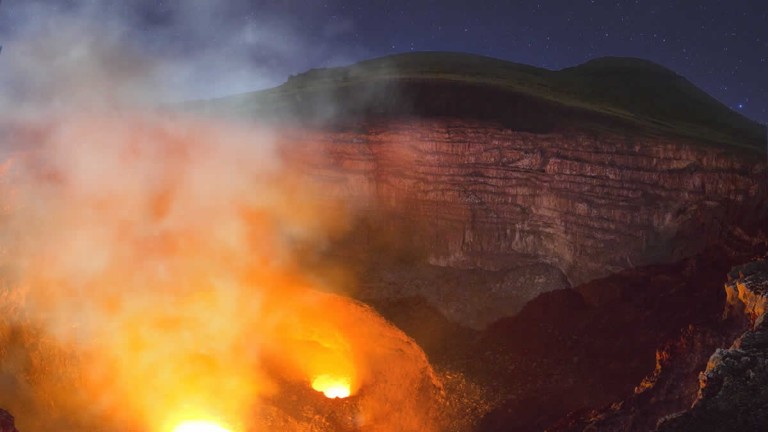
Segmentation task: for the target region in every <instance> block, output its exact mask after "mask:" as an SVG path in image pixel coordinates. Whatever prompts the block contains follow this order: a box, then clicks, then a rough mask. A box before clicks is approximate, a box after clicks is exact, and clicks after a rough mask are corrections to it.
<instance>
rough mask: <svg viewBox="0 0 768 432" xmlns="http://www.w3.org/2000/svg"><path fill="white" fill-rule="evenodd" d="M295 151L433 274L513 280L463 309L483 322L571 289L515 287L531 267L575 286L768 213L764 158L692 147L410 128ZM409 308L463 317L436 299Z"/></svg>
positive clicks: (740, 233) (413, 122)
mask: <svg viewBox="0 0 768 432" xmlns="http://www.w3.org/2000/svg"><path fill="white" fill-rule="evenodd" d="M286 140H287V141H288V142H290V143H291V145H289V146H288V147H287V148H288V149H289V153H291V155H290V157H291V158H292V160H293V162H295V163H300V164H301V165H302V167H303V170H304V171H305V172H307V173H308V175H310V176H313V177H314V178H315V179H316V180H317V181H319V182H320V183H321V184H323V185H325V186H324V188H323V189H324V190H325V191H326V193H328V194H329V197H338V196H353V197H359V199H358V200H355V203H356V205H358V206H359V208H361V209H362V211H363V213H364V214H365V213H366V212H367V213H368V214H373V215H375V214H380V213H385V214H386V215H387V217H386V218H382V220H380V221H377V222H376V223H374V224H372V228H371V229H372V230H375V231H376V232H378V233H379V235H384V236H389V237H391V238H392V241H398V242H400V243H401V245H405V246H404V247H407V248H410V249H412V250H414V251H417V253H418V254H419V255H420V257H422V258H423V261H425V262H428V263H430V264H432V265H435V266H439V267H450V268H463V269H479V270H487V271H506V272H507V279H508V280H509V281H511V284H510V287H506V288H504V289H503V290H499V291H498V292H496V293H494V292H493V290H492V289H489V288H488V287H483V288H480V291H482V294H483V295H478V296H476V297H474V298H469V299H467V300H466V302H468V303H465V304H466V305H467V306H468V308H467V309H468V310H469V309H471V310H474V311H481V310H485V309H488V308H489V307H491V308H492V307H494V306H496V305H498V304H502V303H507V304H509V303H510V302H511V301H510V298H511V297H512V296H510V295H509V293H510V292H514V293H515V294H514V297H515V299H514V302H516V303H517V304H515V305H511V304H509V307H508V309H507V312H508V313H507V314H511V313H514V312H515V311H516V310H519V309H520V307H522V305H523V304H525V302H527V301H528V300H530V299H532V298H534V297H535V296H536V295H538V294H540V293H542V292H546V291H549V290H552V289H557V288H562V283H561V282H560V281H558V280H557V279H556V278H550V281H551V282H552V283H544V284H538V285H536V284H528V283H525V282H516V279H525V278H524V277H522V276H519V277H518V276H515V274H514V273H515V272H516V271H517V270H518V269H522V270H523V271H526V272H528V271H529V269H530V267H528V266H530V265H531V264H544V265H548V266H551V267H553V268H554V269H555V270H556V271H557V272H561V273H563V274H564V275H565V277H566V278H567V280H568V282H569V284H570V285H572V286H576V285H578V284H581V283H583V282H586V281H589V280H593V279H595V278H598V277H603V276H606V275H609V274H613V273H615V272H618V271H620V270H622V269H626V268H632V267H639V266H644V265H649V264H654V263H664V262H674V261H677V260H679V259H681V258H684V257H687V256H691V255H693V254H695V253H698V252H700V251H701V250H703V249H704V247H706V246H707V245H711V244H715V243H725V244H727V243H728V242H729V241H731V239H738V241H743V240H744V239H749V238H751V237H753V236H755V235H754V234H755V233H756V232H757V231H759V230H760V229H761V226H760V224H759V221H761V220H764V218H765V217H766V215H767V213H768V201H767V200H768V171H767V170H766V164H765V159H764V158H760V157H755V155H750V154H747V153H744V154H739V152H734V151H732V150H728V151H725V150H723V149H722V148H718V147H717V146H712V145H706V144H702V143H701V142H694V141H689V140H686V139H682V138H665V137H659V136H646V135H643V134H642V133H636V132H632V133H629V132H628V133H626V134H621V133H618V132H594V131H590V132H586V131H579V130H570V129H569V130H555V131H551V132H547V133H532V132H523V131H519V130H512V129H508V128H505V127H503V126H502V125H499V124H495V123H491V122H483V121H479V120H478V121H470V120H460V119H450V118H445V119H412V118H411V119H408V118H406V119H397V120H389V121H383V120H382V121H379V122H371V123H365V124H361V125H359V127H358V128H356V129H350V128H347V129H341V130H322V131H320V130H297V131H294V132H293V133H292V134H290V136H288V137H287V138H286ZM382 233H384V234H382ZM372 236H373V234H370V232H369V233H368V235H358V236H357V237H356V238H357V239H358V241H361V242H365V241H366V239H367V238H370V237H372ZM510 272H511V273H510ZM511 285H515V287H511ZM469 288H470V287H466V288H463V289H469ZM478 292H479V291H478V290H477V289H476V290H475V291H474V293H475V294H477V293H478ZM410 294H411V295H424V296H425V297H426V298H428V299H429V300H431V301H434V304H435V305H436V306H437V307H438V308H439V309H441V311H442V312H443V313H444V314H446V315H448V316H452V317H454V318H455V317H456V316H457V312H456V311H455V310H453V309H454V308H455V305H452V304H450V303H441V302H439V301H437V300H435V297H436V296H435V295H433V294H431V293H429V292H415V293H410ZM486 294H488V295H486ZM462 301H464V300H462ZM458 315H460V316H459V318H460V321H462V322H464V323H470V322H471V321H472V320H473V319H475V318H474V317H471V316H466V315H463V314H462V313H458ZM498 316H499V315H497V316H491V317H490V318H491V319H492V318H497V317H498Z"/></svg>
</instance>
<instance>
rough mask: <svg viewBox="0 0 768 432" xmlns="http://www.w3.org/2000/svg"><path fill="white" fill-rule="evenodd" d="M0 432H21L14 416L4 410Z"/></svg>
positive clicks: (1, 413)
mask: <svg viewBox="0 0 768 432" xmlns="http://www.w3.org/2000/svg"><path fill="white" fill-rule="evenodd" d="M0 432H19V431H18V430H16V426H15V425H14V421H13V416H12V415H11V414H10V413H8V411H5V410H4V409H0Z"/></svg>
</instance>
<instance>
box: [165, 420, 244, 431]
mask: <svg viewBox="0 0 768 432" xmlns="http://www.w3.org/2000/svg"><path fill="white" fill-rule="evenodd" d="M172 432H230V430H229V429H227V428H225V427H223V426H221V425H218V424H216V423H214V422H209V421H202V420H191V421H186V422H184V423H181V424H180V425H178V426H176V427H175V428H173V431H172Z"/></svg>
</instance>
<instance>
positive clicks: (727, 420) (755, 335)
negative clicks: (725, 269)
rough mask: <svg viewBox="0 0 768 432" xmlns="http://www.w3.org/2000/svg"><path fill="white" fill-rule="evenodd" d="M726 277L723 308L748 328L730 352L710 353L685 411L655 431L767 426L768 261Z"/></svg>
mask: <svg viewBox="0 0 768 432" xmlns="http://www.w3.org/2000/svg"><path fill="white" fill-rule="evenodd" d="M729 277H730V278H731V280H730V281H729V282H728V284H727V285H726V289H727V290H728V293H729V305H733V306H736V307H737V308H739V309H742V310H743V311H744V312H745V313H746V314H747V317H749V318H750V321H751V322H752V325H751V328H750V329H749V330H748V331H747V332H745V333H744V334H743V335H742V336H741V337H740V338H739V339H737V340H736V341H735V342H734V343H733V345H732V346H731V347H730V348H728V349H718V350H717V351H715V353H714V354H713V355H712V357H711V358H710V359H709V363H708V364H707V368H706V370H705V371H704V372H702V373H701V375H700V378H699V381H700V388H699V394H698V397H697V399H696V401H695V402H694V404H693V406H692V407H691V409H690V410H688V411H686V412H684V413H682V414H679V415H676V416H674V417H672V418H669V419H667V420H666V421H664V422H663V423H662V424H661V425H660V426H659V429H658V430H659V431H664V432H671V431H682V432H686V431H725V430H738V431H746V432H749V431H755V432H756V431H763V430H765V427H766V424H768V319H766V315H765V304H766V300H767V298H766V297H767V294H768V260H765V259H763V260H758V261H754V262H751V263H749V264H745V265H743V266H739V267H737V268H735V269H734V271H732V272H731V273H730V275H729ZM733 293H738V296H737V297H736V298H735V299H734V297H733ZM731 302H740V304H735V305H734V304H733V303H731Z"/></svg>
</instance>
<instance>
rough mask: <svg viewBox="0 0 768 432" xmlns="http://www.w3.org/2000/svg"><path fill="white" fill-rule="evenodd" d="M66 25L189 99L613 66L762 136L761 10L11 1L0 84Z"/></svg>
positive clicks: (0, 34) (452, 2)
mask: <svg viewBox="0 0 768 432" xmlns="http://www.w3.org/2000/svg"><path fill="white" fill-rule="evenodd" d="M61 16H64V17H77V19H80V20H84V21H85V22H90V23H92V24H93V25H94V26H101V27H105V28H107V27H114V28H119V29H120V37H121V38H123V40H124V42H125V43H126V44H128V45H130V46H132V47H134V48H135V49H138V50H139V51H141V52H143V53H146V54H147V55H149V56H154V57H158V58H163V59H171V60H172V61H174V62H178V63H183V64H185V65H186V68H185V70H186V71H192V72H185V73H184V74H183V75H184V76H183V79H184V80H186V81H185V82H186V83H187V86H186V87H185V88H186V93H184V97H189V98H194V97H207V96H212V95H219V94H227V93H236V92H242V91H247V90H254V89H258V88H264V87H268V86H272V85H276V84H279V83H281V82H283V81H284V80H285V79H286V78H287V76H288V75H290V74H295V73H298V72H302V71H305V70H307V69H309V68H313V67H327V66H337V65H343V64H349V63H352V62H355V61H359V60H363V59H367V58H371V57H377V56H381V55H386V54H391V53H399V52H406V51H431V50H447V51H464V52H470V53H476V54H482V55H488V56H493V57H498V58H501V59H505V60H510V61H513V62H518V63H526V64H531V65H535V66H540V67H545V68H548V69H560V68H564V67H568V66H573V65H576V64H579V63H582V62H584V61H587V60H589V59H592V58H595V57H600V56H608V55H611V56H632V57H641V58H645V59H648V60H652V61H655V62H657V63H660V64H662V65H665V66H667V67H669V68H671V69H673V70H674V71H676V72H678V73H680V74H681V75H683V76H685V77H687V78H688V79H689V80H691V81H692V82H693V83H694V84H696V85H698V86H699V87H701V88H703V89H704V90H705V91H707V92H708V93H710V94H711V95H713V96H715V97H716V98H718V99H719V100H721V101H722V102H723V103H725V104H726V105H728V106H730V107H731V108H733V109H735V110H738V111H740V112H742V113H743V114H745V115H747V116H748V117H751V118H753V119H755V120H758V121H761V122H764V123H766V122H768V1H766V0H732V1H722V0H715V1H713V0H701V1H694V0H690V1H688V0H685V1H683V0H632V1H605V0H559V1H539V2H535V1H484V0H473V1H460V0H411V1H388V0H365V1H364V0H354V1H353V0H348V1H341V0H337V1H309V0H283V1H277V0H275V1H248V0H232V1H214V0H183V1H182V0H177V1H162V0H154V1H149V0H125V1H111V0H103V1H96V0H91V1H89V0H69V1H67V0H60V1H52V0H31V1H30V0H24V1H20V0H19V1H10V0H6V1H5V2H3V3H2V5H0V43H2V44H3V46H4V47H3V53H2V54H0V74H2V70H3V60H7V57H8V54H7V53H8V52H9V51H12V50H13V49H14V44H15V43H18V41H20V40H22V39H23V38H24V37H28V35H29V34H32V33H34V31H35V30H36V29H38V30H39V29H40V28H41V27H43V26H45V25H51V22H54V21H52V20H53V17H56V18H60V17H61ZM46 23H47V24H46ZM176 70H178V69H176ZM180 75H182V74H180ZM179 79H181V78H179Z"/></svg>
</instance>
